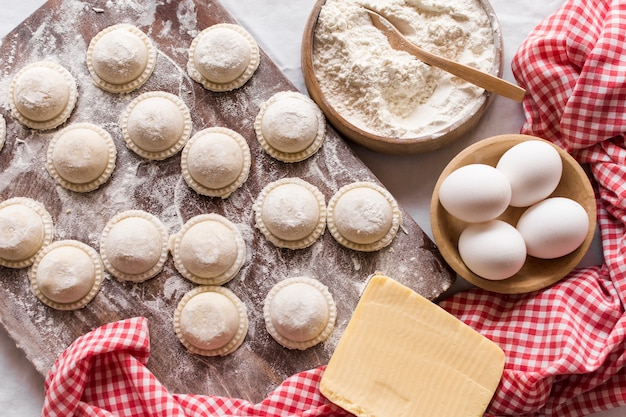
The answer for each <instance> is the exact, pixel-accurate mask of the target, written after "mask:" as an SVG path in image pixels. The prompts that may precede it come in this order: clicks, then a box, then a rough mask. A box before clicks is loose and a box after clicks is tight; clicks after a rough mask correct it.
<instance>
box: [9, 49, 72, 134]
mask: <svg viewBox="0 0 626 417" xmlns="http://www.w3.org/2000/svg"><path fill="white" fill-rule="evenodd" d="M9 90H10V91H9V103H10V106H11V112H12V113H13V116H14V117H15V118H16V119H17V120H18V121H19V122H20V123H21V124H23V125H24V126H27V127H30V128H32V129H39V130H47V129H53V128H55V127H57V126H60V125H61V124H63V123H64V122H65V121H66V120H67V119H68V118H69V117H70V114H71V113H72V111H73V110H74V106H75V105H76V100H77V99H78V89H77V87H76V80H75V79H74V77H73V76H72V74H70V72H69V71H68V70H66V69H65V68H63V67H62V66H61V65H59V64H57V63H54V62H51V61H39V62H34V63H32V64H29V65H27V66H25V67H24V68H22V69H21V70H20V71H19V72H18V73H17V74H16V75H15V77H13V79H12V80H11V85H10V87H9Z"/></svg>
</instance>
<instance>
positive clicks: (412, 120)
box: [313, 0, 496, 138]
mask: <svg viewBox="0 0 626 417" xmlns="http://www.w3.org/2000/svg"><path fill="white" fill-rule="evenodd" d="M361 4H363V5H366V6H367V7H369V8H371V9H372V10H377V11H378V12H379V13H380V14H382V15H383V16H386V17H387V18H388V19H389V20H390V21H392V23H394V24H395V25H396V26H397V27H398V28H400V29H401V30H402V31H403V32H407V33H410V32H415V33H414V34H411V35H410V36H409V37H410V39H411V40H412V41H413V42H414V43H416V44H418V45H420V46H422V47H423V48H424V49H427V50H429V51H431V52H433V53H436V54H439V55H442V56H444V57H446V58H448V59H452V60H456V61H458V62H461V63H463V64H466V65H469V66H473V67H477V68H479V69H481V70H483V71H488V72H491V71H492V67H493V66H494V61H495V57H496V49H495V42H494V35H493V31H492V27H491V23H490V20H489V16H488V15H487V13H486V12H485V10H484V9H483V7H482V6H481V4H480V2H479V0H462V1H459V0H438V1H437V2H435V1H433V0H385V1H384V2H380V1H378V2H375V1H369V0H365V1H363V0H328V1H327V2H326V3H325V4H324V6H323V7H322V9H321V12H320V15H319V18H318V22H317V28H316V31H315V38H314V50H313V65H314V68H315V72H316V75H317V77H318V80H319V83H320V86H321V89H322V91H323V93H324V94H325V96H326V98H327V100H328V102H329V104H330V105H331V106H332V107H334V108H335V110H337V112H338V113H340V114H341V115H342V116H343V117H344V118H345V119H346V120H348V121H349V122H351V123H352V124H353V125H354V126H356V127H359V128H361V129H363V130H365V131H368V132H370V133H373V134H377V135H380V136H390V137H398V138H411V137H415V136H419V135H424V134H431V133H434V132H437V131H439V130H441V129H444V128H446V127H448V126H450V125H451V124H453V123H454V122H456V121H458V120H459V119H462V118H463V117H465V116H467V115H468V113H469V112H470V111H471V110H472V109H474V108H475V105H476V103H477V102H478V103H482V102H483V101H484V100H485V97H484V96H483V90H482V89H481V88H479V87H476V86H473V85H471V84H469V83H467V82H465V81H463V80H460V79H458V78H456V77H454V76H452V75H451V74H448V73H446V72H444V71H442V70H440V69H438V68H434V67H431V66H429V65H427V64H425V63H423V62H422V61H420V60H418V59H417V58H415V57H413V56H412V55H410V54H408V53H406V52H402V51H396V50H394V49H392V48H391V46H390V45H389V43H388V41H387V38H386V37H385V35H383V34H382V32H380V31H379V30H378V29H376V28H375V27H374V26H373V25H372V23H371V21H370V19H369V16H368V14H367V12H366V11H365V10H364V9H363V8H362V7H361Z"/></svg>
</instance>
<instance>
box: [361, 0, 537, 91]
mask: <svg viewBox="0 0 626 417" xmlns="http://www.w3.org/2000/svg"><path fill="white" fill-rule="evenodd" d="M364 9H365V10H366V11H367V12H368V13H369V16H370V19H371V20H372V23H373V24H374V26H375V27H376V28H377V29H379V30H380V31H381V32H383V34H384V35H385V36H386V37H387V39H388V40H389V44H390V45H391V47H392V48H393V49H396V50H399V51H405V52H408V53H410V54H411V55H414V56H415V57H417V58H418V59H420V60H421V61H424V62H425V63H426V64H428V65H432V66H434V67H437V68H441V69H442V70H444V71H446V72H449V73H450V74H453V75H456V76H457V77H459V78H462V79H464V80H465V81H468V82H470V83H472V84H474V85H477V86H479V87H482V88H484V89H485V90H487V91H490V92H492V93H495V94H498V95H500V96H503V97H506V98H510V99H512V100H515V101H517V102H521V101H522V99H523V98H524V95H525V94H526V90H524V89H523V88H521V87H518V86H517V85H515V84H512V83H510V82H508V81H505V80H503V79H502V78H498V77H496V76H494V75H491V74H488V73H486V72H483V71H480V70H478V69H476V68H472V67H469V66H467V65H463V64H460V63H458V62H455V61H452V60H449V59H447V58H444V57H441V56H439V55H435V54H433V53H431V52H428V51H426V50H424V49H422V48H420V47H419V46H417V45H415V44H414V43H412V42H411V41H409V40H408V39H407V38H405V36H404V35H403V34H402V33H401V32H400V31H399V30H398V28H396V27H395V26H394V25H393V24H391V22H389V21H388V20H387V19H385V18H384V17H383V16H381V15H380V14H378V13H376V12H375V11H373V10H370V9H368V8H365V7H364Z"/></svg>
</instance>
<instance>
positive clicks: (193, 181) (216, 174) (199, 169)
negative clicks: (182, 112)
mask: <svg viewBox="0 0 626 417" xmlns="http://www.w3.org/2000/svg"><path fill="white" fill-rule="evenodd" d="M180 164H181V169H182V175H183V178H184V179H185V182H186V183H187V185H189V186H190V187H191V188H192V189H193V190H194V191H196V192H197V193H198V194H202V195H206V196H209V197H222V198H227V197H228V196H230V195H231V194H232V193H233V191H235V190H236V189H238V188H239V187H241V186H242V185H243V183H244V182H245V181H246V180H247V179H248V174H249V173H250V164H251V159H250V148H249V147H248V142H246V140H245V139H244V138H243V136H241V135H240V134H239V133H237V132H235V131H234V130H231V129H228V128H225V127H210V128H207V129H204V130H201V131H199V132H198V133H196V134H195V135H193V136H192V137H191V139H190V140H189V142H187V144H186V145H185V147H184V148H183V151H182V154H181V161H180Z"/></svg>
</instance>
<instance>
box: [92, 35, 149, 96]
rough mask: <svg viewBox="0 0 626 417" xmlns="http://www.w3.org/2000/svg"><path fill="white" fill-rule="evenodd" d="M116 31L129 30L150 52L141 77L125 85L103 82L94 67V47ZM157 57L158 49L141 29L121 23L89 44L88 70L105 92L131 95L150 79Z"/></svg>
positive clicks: (94, 81) (97, 36) (95, 82)
mask: <svg viewBox="0 0 626 417" xmlns="http://www.w3.org/2000/svg"><path fill="white" fill-rule="evenodd" d="M116 30H127V31H129V32H130V33H132V34H134V35H137V37H138V38H139V39H140V40H141V41H142V42H143V43H144V45H145V46H146V50H147V51H148V62H147V63H146V67H145V68H144V70H143V72H142V73H141V75H140V76H139V77H137V78H135V79H134V80H132V81H130V82H128V83H124V84H113V83H110V82H108V81H105V80H103V79H102V78H100V76H99V75H98V73H97V72H96V70H95V69H94V67H93V49H94V47H95V46H96V44H97V43H98V41H99V40H100V39H102V37H103V36H104V35H106V34H108V33H110V32H113V31H116ZM156 56H157V53H156V48H155V47H154V45H153V44H152V41H150V39H149V38H148V36H147V35H146V34H145V33H143V32H142V31H141V30H140V29H139V28H137V27H136V26H134V25H130V24H127V23H119V24H116V25H112V26H109V27H106V28H104V29H102V30H101V31H100V32H98V33H97V34H96V35H95V36H94V37H93V38H92V39H91V41H90V42H89V47H88V48H87V68H88V69H89V74H91V78H92V80H93V83H94V84H95V85H96V86H98V87H99V88H101V89H103V90H104V91H108V92H110V93H130V92H131V91H134V90H136V89H138V88H139V87H141V86H142V85H144V84H145V83H146V81H148V79H149V78H150V76H151V75H152V73H153V72H154V67H155V66H156Z"/></svg>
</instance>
